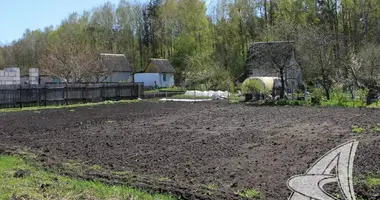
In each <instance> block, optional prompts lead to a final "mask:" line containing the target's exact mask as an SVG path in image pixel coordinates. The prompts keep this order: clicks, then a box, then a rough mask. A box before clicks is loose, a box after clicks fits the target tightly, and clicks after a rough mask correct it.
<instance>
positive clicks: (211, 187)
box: [207, 184, 218, 190]
mask: <svg viewBox="0 0 380 200" xmlns="http://www.w3.org/2000/svg"><path fill="white" fill-rule="evenodd" d="M207 188H208V189H210V190H217V189H218V186H216V185H215V184H210V185H207Z"/></svg>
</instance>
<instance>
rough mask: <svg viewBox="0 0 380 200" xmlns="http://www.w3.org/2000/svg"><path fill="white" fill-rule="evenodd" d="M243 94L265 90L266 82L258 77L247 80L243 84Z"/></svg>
mask: <svg viewBox="0 0 380 200" xmlns="http://www.w3.org/2000/svg"><path fill="white" fill-rule="evenodd" d="M241 89H242V93H243V94H253V95H254V94H256V93H263V92H265V86H264V83H263V82H262V81H260V80H258V79H248V80H245V81H244V82H243V84H242V86H241Z"/></svg>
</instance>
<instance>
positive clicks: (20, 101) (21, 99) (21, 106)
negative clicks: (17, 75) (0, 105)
mask: <svg viewBox="0 0 380 200" xmlns="http://www.w3.org/2000/svg"><path fill="white" fill-rule="evenodd" d="M20 109H22V85H21V84H20Z"/></svg>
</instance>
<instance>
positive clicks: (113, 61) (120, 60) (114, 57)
mask: <svg viewBox="0 0 380 200" xmlns="http://www.w3.org/2000/svg"><path fill="white" fill-rule="evenodd" d="M100 57H101V59H102V62H103V64H104V65H105V68H106V71H112V72H133V70H134V68H133V66H132V65H131V63H130V62H129V61H128V59H127V57H126V56H125V55H124V54H109V53H101V54H100Z"/></svg>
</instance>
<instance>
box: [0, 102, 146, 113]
mask: <svg viewBox="0 0 380 200" xmlns="http://www.w3.org/2000/svg"><path fill="white" fill-rule="evenodd" d="M139 101H140V100H137V99H136V100H120V101H116V102H114V101H103V102H99V103H82V104H71V105H58V106H35V107H24V108H5V109H0V113H5V112H20V111H39V110H46V109H60V108H77V107H88V106H97V105H105V104H115V103H136V102H139ZM70 111H71V112H74V111H75V110H73V109H70Z"/></svg>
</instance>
